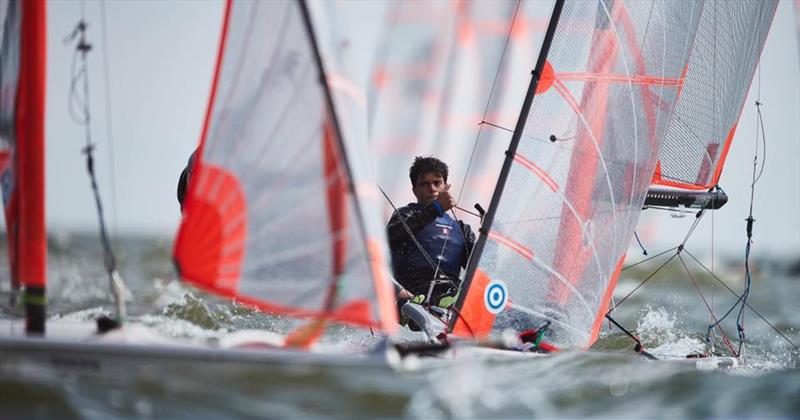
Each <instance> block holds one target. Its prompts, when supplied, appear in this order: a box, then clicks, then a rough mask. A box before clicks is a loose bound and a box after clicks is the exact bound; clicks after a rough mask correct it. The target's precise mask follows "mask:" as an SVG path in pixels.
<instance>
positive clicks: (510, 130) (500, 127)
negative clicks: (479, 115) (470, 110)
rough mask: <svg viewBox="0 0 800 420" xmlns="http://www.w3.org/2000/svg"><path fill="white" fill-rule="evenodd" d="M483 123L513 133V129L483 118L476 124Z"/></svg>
mask: <svg viewBox="0 0 800 420" xmlns="http://www.w3.org/2000/svg"><path fill="white" fill-rule="evenodd" d="M484 124H486V125H488V126H492V127H494V128H499V129H501V130H504V131H508V132H509V133H513V132H514V130H512V129H510V128H506V127H502V126H499V125H497V124H492V123H490V122H489V121H483V120H481V122H479V123H478V125H479V126H482V125H484ZM476 141H477V140H476ZM464 179H466V176H465V178H464Z"/></svg>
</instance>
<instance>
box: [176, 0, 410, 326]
mask: <svg viewBox="0 0 800 420" xmlns="http://www.w3.org/2000/svg"><path fill="white" fill-rule="evenodd" d="M305 7H306V6H305V4H304V3H301V2H277V1H276V2H245V1H242V2H239V1H230V2H228V5H227V10H226V17H225V24H224V30H223V35H222V40H221V43H220V52H219V58H218V64H217V72H216V76H215V82H214V87H213V91H212V95H211V99H210V102H209V108H208V114H207V119H206V126H205V128H204V130H203V136H202V139H201V146H200V154H199V156H198V160H197V163H196V166H195V171H194V174H193V176H192V180H191V182H190V186H189V194H188V196H187V201H186V206H185V213H184V218H183V221H182V224H181V228H180V231H179V234H178V238H177V241H176V245H175V260H176V263H177V265H178V267H179V270H180V274H181V277H182V278H183V279H184V280H186V281H188V282H190V283H192V284H195V285H197V286H199V287H201V288H204V289H206V290H209V291H211V292H213V293H216V294H220V295H224V296H228V297H232V298H235V299H237V300H239V301H241V302H243V303H246V304H250V305H253V306H256V307H259V308H261V309H262V310H265V311H267V312H272V313H278V314H286V315H290V316H294V317H301V318H309V319H312V320H317V321H336V322H342V323H348V324H351V325H356V326H363V327H373V328H376V329H378V330H379V331H383V332H386V333H389V332H391V331H393V330H394V329H395V328H396V313H395V309H394V305H393V293H392V290H391V283H390V282H389V278H388V276H387V275H386V269H385V267H386V263H385V261H386V258H385V256H384V255H385V251H384V247H385V245H384V242H385V241H384V233H383V229H382V227H381V223H380V221H379V219H378V217H379V216H378V214H377V212H370V211H369V207H366V208H365V206H363V204H362V203H361V202H360V201H361V199H362V197H360V196H361V195H365V194H362V193H361V192H359V191H362V189H359V188H357V187H358V186H360V185H371V184H372V183H371V182H369V180H368V179H366V178H365V175H364V173H365V171H364V170H363V169H362V168H363V167H364V165H363V163H359V162H363V161H364V159H365V158H364V157H363V156H361V155H359V154H358V153H357V152H355V151H354V150H357V147H353V146H352V145H351V144H350V143H348V142H350V141H357V140H362V141H363V136H362V137H358V135H357V134H354V135H353V139H351V137H350V134H352V133H357V132H358V131H357V130H358V128H359V127H357V126H356V124H339V121H337V120H336V116H337V115H338V114H339V112H338V109H332V108H331V105H333V104H334V103H335V104H336V106H337V107H338V106H347V105H346V104H347V103H348V102H347V101H346V100H344V101H343V100H340V98H338V97H337V94H336V92H334V97H333V99H332V101H330V100H329V96H328V94H329V92H328V91H327V90H326V89H328V87H327V86H328V84H326V83H324V80H325V78H324V76H327V75H326V74H323V70H322V69H323V66H322V64H321V63H320V58H319V55H318V50H317V45H316V44H315V39H314V38H313V32H312V29H311V24H310V19H308V14H307V11H306V9H305ZM326 64H327V63H326ZM345 113H346V114H348V113H347V112H345ZM348 115H349V116H350V117H348V120H347V121H351V119H349V118H357V117H358V115H357V114H356V113H355V112H350V113H349V114H348ZM345 130H347V131H345ZM362 131H363V130H362ZM373 195H374V194H373ZM312 335H315V334H312Z"/></svg>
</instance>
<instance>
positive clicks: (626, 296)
mask: <svg viewBox="0 0 800 420" xmlns="http://www.w3.org/2000/svg"><path fill="white" fill-rule="evenodd" d="M673 249H676V248H673ZM666 252H669V251H666ZM662 254H663V253H662ZM678 254H679V253H677V252H676V253H674V254H672V256H671V257H669V258H668V259H667V260H666V261H664V263H663V264H661V265H660V266H658V268H656V270H655V271H653V272H652V273H651V274H650V275H649V276H647V278H645V279H644V280H642V282H641V283H639V285H638V286H636V287H635V288H634V289H633V290H631V291H630V292H628V294H627V295H625V297H623V298H622V299H620V301H619V302H617V304H616V306H614V307H613V308H612V309H611V311H613V310H615V309H617V308H619V306H620V305H622V303H623V302H625V301H626V300H627V299H628V298H629V297H630V296H631V295H632V294H634V293H635V292H636V291H637V290H639V288H641V287H642V286H644V284H645V283H647V282H648V281H649V280H650V279H651V278H653V276H655V275H656V274H657V273H658V272H659V271H661V269H662V268H664V266H666V265H667V264H669V262H670V261H672V260H673V259H675V257H677V256H678ZM659 255H661V254H659ZM653 258H655V257H653ZM611 311H608V312H609V313H610V312H611Z"/></svg>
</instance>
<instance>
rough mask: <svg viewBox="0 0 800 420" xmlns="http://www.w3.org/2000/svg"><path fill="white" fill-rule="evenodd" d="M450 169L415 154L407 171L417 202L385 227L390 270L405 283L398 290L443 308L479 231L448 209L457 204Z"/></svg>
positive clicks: (400, 294)
mask: <svg viewBox="0 0 800 420" xmlns="http://www.w3.org/2000/svg"><path fill="white" fill-rule="evenodd" d="M447 173H448V168H447V165H446V164H445V163H444V162H442V161H440V160H439V159H436V158H433V157H426V158H423V157H417V158H415V159H414V164H413V165H412V166H411V169H410V174H409V176H410V178H411V186H412V191H413V192H414V196H415V197H416V198H417V202H416V203H409V204H408V205H407V206H405V207H400V208H398V209H397V210H396V211H395V212H394V214H393V215H392V218H391V219H390V220H389V224H388V226H387V227H386V229H387V233H388V236H389V247H390V248H391V253H392V270H393V271H394V276H395V279H397V281H398V282H399V283H400V284H401V285H402V286H403V289H401V290H399V291H398V297H399V298H401V299H408V298H414V297H416V299H414V300H415V301H420V300H423V299H425V297H428V298H429V299H427V301H428V302H429V303H431V304H433V305H436V306H441V307H447V306H450V305H452V304H453V302H454V295H455V293H456V292H457V290H458V286H459V284H460V280H459V274H460V271H461V268H462V267H466V264H467V258H468V257H469V254H470V252H471V251H472V247H473V245H474V244H475V235H474V234H473V233H472V230H471V229H470V227H469V225H467V224H464V223H463V222H461V221H460V220H459V221H456V220H454V219H453V218H451V217H450V216H449V215H448V214H447V211H448V210H450V209H451V208H453V207H454V206H455V204H456V203H455V199H454V198H453V196H452V195H451V194H450V184H448V183H447ZM434 280H437V282H436V284H435V285H434V287H433V289H431V282H432V281H434ZM422 295H424V296H425V297H420V296H422Z"/></svg>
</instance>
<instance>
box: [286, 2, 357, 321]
mask: <svg viewBox="0 0 800 420" xmlns="http://www.w3.org/2000/svg"><path fill="white" fill-rule="evenodd" d="M298 3H299V6H300V11H301V15H302V16H303V23H304V24H305V27H306V32H307V34H308V38H309V43H310V44H311V47H312V49H313V50H314V58H315V59H316V62H317V69H318V70H319V82H320V84H321V85H322V90H323V92H325V103H326V104H327V105H328V109H329V110H330V118H331V123H332V124H333V130H334V132H335V136H336V145H337V146H338V147H339V156H340V157H341V159H342V163H343V165H344V167H345V170H346V171H347V189H348V190H349V192H350V194H351V195H352V196H353V204H354V206H353V207H354V209H355V217H356V219H357V220H358V225H359V228H360V229H359V230H360V231H361V236H362V238H361V239H362V241H363V243H364V244H366V243H367V229H366V226H364V218H363V217H362V215H361V206H360V205H359V203H358V196H357V195H356V188H355V184H354V183H353V175H352V174H353V173H352V171H351V169H350V163H349V161H348V159H347V152H346V151H345V147H344V139H343V137H342V130H341V128H340V126H339V118H338V117H337V116H336V107H335V106H334V103H333V95H332V94H331V88H330V86H329V85H328V80H327V79H326V78H325V74H326V73H325V66H324V65H323V64H322V55H321V54H320V51H319V46H318V45H317V38H316V34H315V33H314V26H313V25H312V24H311V14H310V13H309V11H308V5H307V4H306V1H305V0H298ZM334 281H336V279H334ZM332 305H333V299H330V300H329V303H328V306H332ZM325 309H326V310H331V309H332V308H330V307H328V308H325Z"/></svg>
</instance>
